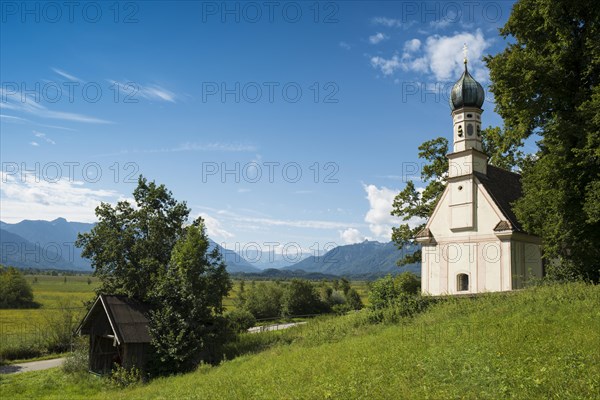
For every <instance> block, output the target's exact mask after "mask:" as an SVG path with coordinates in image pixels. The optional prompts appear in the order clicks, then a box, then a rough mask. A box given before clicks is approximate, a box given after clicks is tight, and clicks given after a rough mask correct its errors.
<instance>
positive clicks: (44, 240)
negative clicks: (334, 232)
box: [0, 218, 420, 278]
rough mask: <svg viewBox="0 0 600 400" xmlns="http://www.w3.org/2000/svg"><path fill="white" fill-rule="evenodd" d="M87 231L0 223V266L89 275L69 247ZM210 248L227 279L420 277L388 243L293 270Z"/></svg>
mask: <svg viewBox="0 0 600 400" xmlns="http://www.w3.org/2000/svg"><path fill="white" fill-rule="evenodd" d="M93 227H94V224H90V223H82V222H69V221H67V220H66V219H64V218H58V219H55V220H53V221H42V220H37V221H32V220H24V221H21V222H19V223H16V224H8V223H5V222H2V221H0V263H2V264H5V265H12V266H15V267H18V268H38V269H60V270H76V271H91V264H90V261H89V260H87V259H85V258H82V257H81V249H80V248H77V247H75V241H76V239H77V234H78V233H85V232H89V231H90V230H91V229H92V228H93ZM209 240H210V239H209ZM210 243H211V248H214V247H215V246H216V247H217V248H219V250H220V251H221V254H223V257H224V259H225V263H226V264H227V270H228V271H229V272H230V273H233V274H247V275H251V276H255V277H259V276H260V275H261V274H263V275H265V276H277V277H286V276H288V277H291V276H305V275H306V276H349V277H350V276H351V277H364V278H370V277H376V276H381V275H385V274H388V273H392V274H394V273H398V272H401V271H412V272H415V273H417V274H419V273H420V265H418V264H410V265H407V266H405V267H404V268H402V269H400V268H398V267H397V266H396V261H397V260H398V259H399V258H400V257H401V255H402V253H403V252H404V251H408V252H412V251H415V250H417V248H416V247H414V248H411V247H407V248H405V249H404V250H403V251H402V252H401V251H400V250H398V248H397V247H396V245H395V244H394V243H393V242H389V243H380V242H376V241H364V242H362V243H356V244H350V245H344V246H338V247H336V248H334V249H331V250H329V251H328V252H327V253H325V254H318V255H312V256H307V255H303V256H302V257H301V258H303V259H302V260H301V261H299V262H297V263H294V264H292V263H291V262H290V260H286V259H280V258H281V257H280V258H275V259H273V258H271V259H269V257H267V256H268V254H267V255H265V254H262V256H261V257H256V255H253V256H252V257H251V258H250V261H251V262H250V261H249V260H246V259H245V258H244V257H242V256H241V255H240V254H238V253H236V252H235V251H233V250H228V249H226V248H224V247H222V246H220V245H219V244H217V243H215V242H214V241H212V240H210ZM290 264H291V265H290ZM263 270H265V271H263ZM277 271H281V272H277Z"/></svg>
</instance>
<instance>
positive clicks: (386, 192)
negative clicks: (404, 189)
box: [364, 185, 425, 241]
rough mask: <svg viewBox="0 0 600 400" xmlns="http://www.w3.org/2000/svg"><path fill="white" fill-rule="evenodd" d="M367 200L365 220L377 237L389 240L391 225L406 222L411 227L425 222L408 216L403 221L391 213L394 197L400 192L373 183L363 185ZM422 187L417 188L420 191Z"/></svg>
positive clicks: (394, 225)
mask: <svg viewBox="0 0 600 400" xmlns="http://www.w3.org/2000/svg"><path fill="white" fill-rule="evenodd" d="M364 189H365V191H366V192H367V199H368V200H369V205H370V209H369V211H368V212H367V214H366V215H365V222H367V223H368V224H369V229H370V230H371V232H372V233H373V234H374V235H375V236H376V237H377V238H379V239H381V240H385V241H390V240H391V239H392V227H397V226H399V225H401V224H404V223H407V224H408V225H409V226H410V227H411V228H414V227H416V226H417V225H420V224H422V223H424V222H425V220H424V219H422V218H410V219H409V220H408V221H403V220H402V219H401V218H399V217H394V216H392V215H391V211H392V207H393V204H394V199H395V197H396V195H397V194H398V193H399V192H400V191H399V190H392V189H388V188H386V187H381V188H378V187H377V186H375V185H364ZM423 190H424V188H417V191H419V192H422V191H423Z"/></svg>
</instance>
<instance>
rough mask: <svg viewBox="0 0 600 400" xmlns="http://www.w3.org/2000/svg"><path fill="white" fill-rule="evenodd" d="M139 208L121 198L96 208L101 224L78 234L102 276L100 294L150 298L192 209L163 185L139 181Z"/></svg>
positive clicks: (95, 267)
mask: <svg viewBox="0 0 600 400" xmlns="http://www.w3.org/2000/svg"><path fill="white" fill-rule="evenodd" d="M133 198H134V200H135V203H136V206H135V207H134V206H132V205H131V204H130V203H129V202H128V201H120V202H118V203H117V205H116V206H114V207H113V206H111V205H110V204H107V203H102V204H101V205H100V206H98V207H97V208H96V217H98V223H97V224H96V225H95V226H94V228H92V230H91V231H90V232H89V233H84V234H79V236H78V238H77V242H76V245H77V246H78V247H83V252H82V256H83V257H86V258H89V259H90V260H91V263H92V268H94V275H95V276H97V277H99V278H100V286H99V287H98V288H97V289H96V292H97V293H98V294H100V293H110V294H123V295H127V296H130V297H133V298H136V299H139V300H142V301H146V300H150V299H151V297H152V289H153V288H154V287H156V285H157V284H158V283H159V282H160V280H161V279H162V278H163V276H164V274H165V272H166V270H167V265H168V264H169V261H170V258H171V251H172V250H173V246H174V245H175V243H176V242H177V241H178V240H179V238H180V237H181V236H182V234H183V230H184V224H185V222H186V221H187V218H188V215H189V213H190V210H189V209H188V208H187V206H186V203H185V202H181V203H180V202H177V201H176V200H175V199H174V198H173V195H172V193H171V192H170V191H168V190H167V188H166V187H165V186H164V185H156V184H155V183H154V182H148V181H147V180H146V179H145V178H144V177H142V176H140V178H139V179H138V186H137V188H136V189H135V190H134V192H133Z"/></svg>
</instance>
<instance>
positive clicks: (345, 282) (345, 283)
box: [340, 278, 350, 295]
mask: <svg viewBox="0 0 600 400" xmlns="http://www.w3.org/2000/svg"><path fill="white" fill-rule="evenodd" d="M340 289H341V290H342V292H344V295H346V294H348V291H349V290H350V282H349V281H348V279H346V278H342V280H341V281H340Z"/></svg>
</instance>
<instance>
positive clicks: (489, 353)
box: [0, 284, 600, 400]
mask: <svg viewBox="0 0 600 400" xmlns="http://www.w3.org/2000/svg"><path fill="white" fill-rule="evenodd" d="M368 314H369V313H368V312H365V311H363V312H359V313H354V314H351V315H348V316H344V317H323V318H318V319H316V320H313V321H311V322H309V323H308V324H307V325H304V326H302V327H298V328H293V329H290V330H288V331H285V332H282V333H280V334H279V340H274V337H275V336H273V335H269V334H265V335H264V336H262V335H245V336H246V337H248V338H251V339H252V340H255V341H264V342H265V343H267V342H273V343H275V344H274V345H272V346H270V347H268V346H267V347H268V348H267V349H266V350H264V351H261V352H258V353H257V354H248V355H245V356H241V357H238V358H236V359H233V360H231V361H227V362H224V363H222V364H221V365H220V366H217V367H208V366H204V367H201V368H199V369H198V370H197V371H196V372H193V373H190V374H186V375H182V376H176V377H170V378H161V379H157V380H155V381H153V382H151V383H149V384H146V385H142V386H138V387H133V388H129V389H125V390H117V389H114V388H110V387H109V386H107V385H106V382H104V381H103V380H102V379H99V378H96V377H93V376H90V375H87V374H83V375H66V374H64V373H63V372H62V371H61V370H60V369H54V370H48V371H40V372H32V373H26V374H21V375H14V376H8V377H0V397H2V398H14V399H20V398H23V399H24V398H47V399H59V398H60V399H79V398H85V399H105V398H111V399H115V400H116V399H173V398H181V399H184V398H185V399H240V398H252V399H274V398H276V399H328V398H329V399H365V398H373V399H391V398H394V399H400V398H406V399H494V400H496V399H549V398H555V399H598V398H599V395H600V352H599V351H598V349H599V348H600V286H591V285H584V284H569V285H562V286H558V285H557V286H544V287H537V288H531V289H527V290H524V291H520V292H517V293H511V294H493V295H486V296H483V297H479V298H476V299H469V298H461V299H451V300H448V301H445V302H441V303H439V304H436V305H433V306H432V307H431V308H430V309H429V310H428V311H426V312H424V313H423V314H420V315H418V316H416V317H415V318H413V319H403V320H401V321H400V322H396V323H388V324H373V323H372V322H371V321H370V320H369V318H368Z"/></svg>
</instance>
